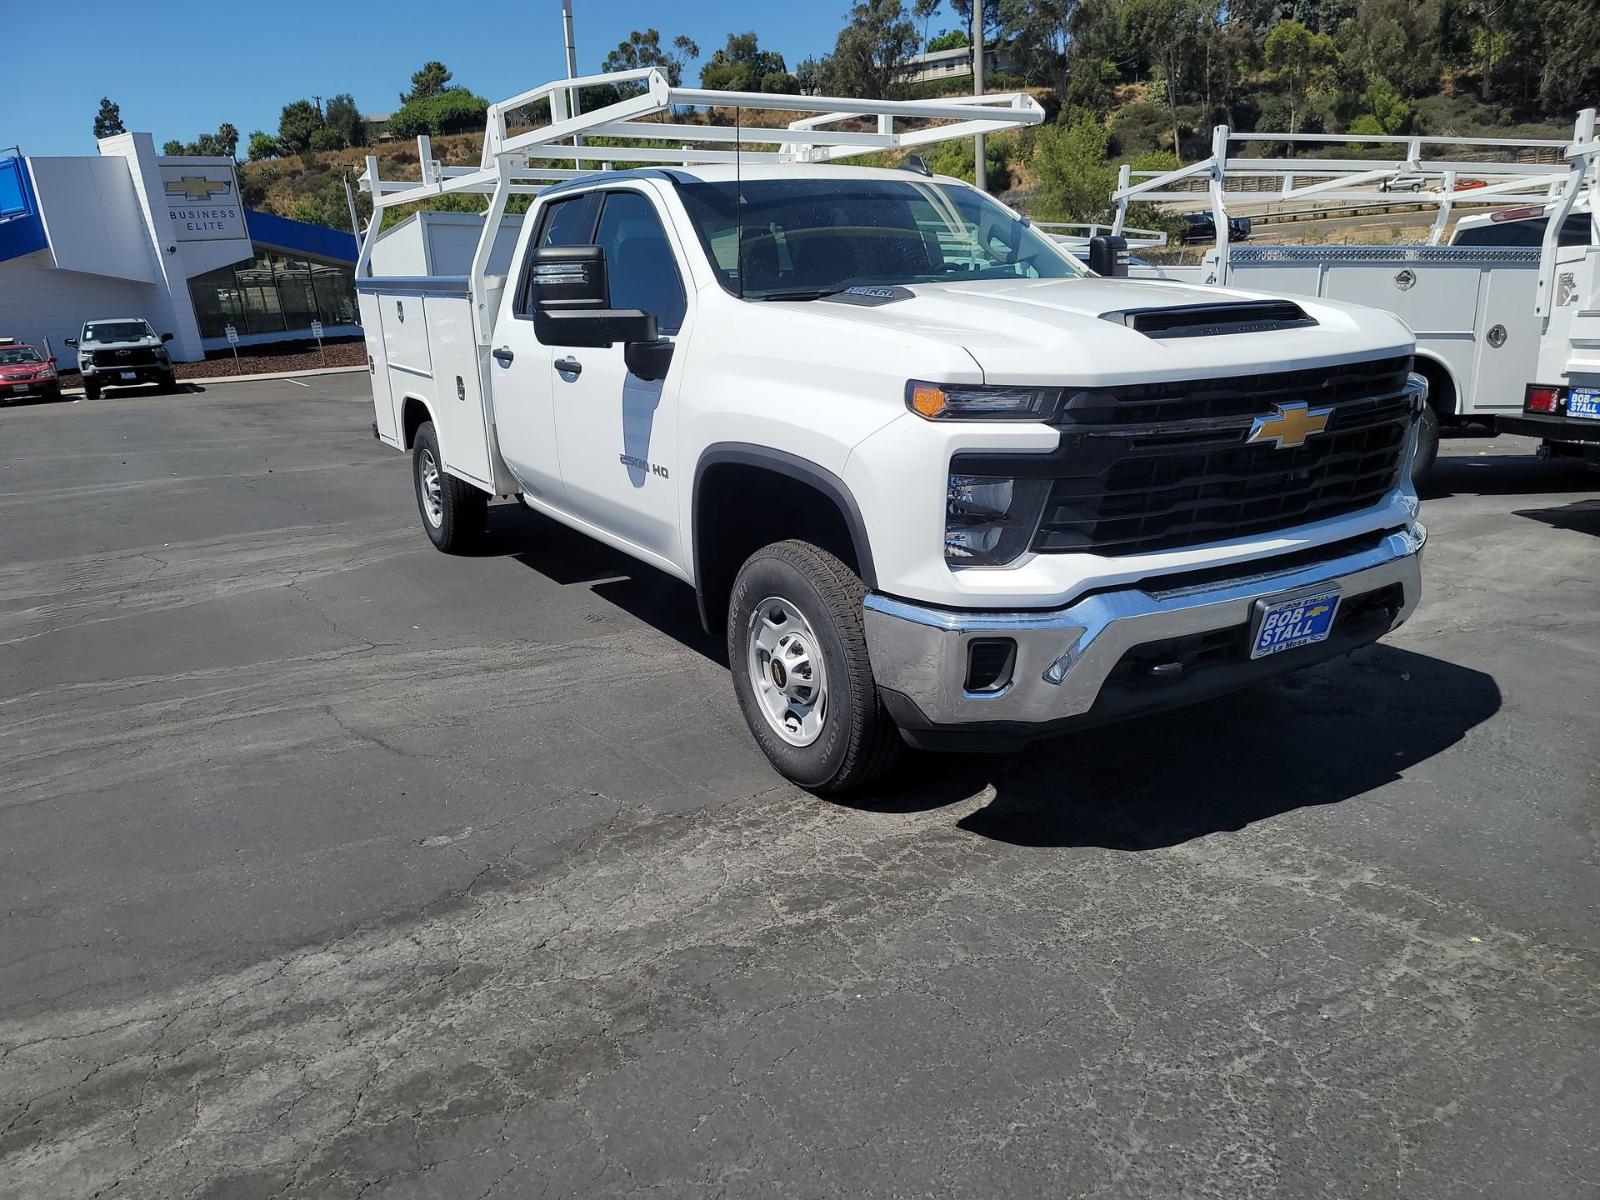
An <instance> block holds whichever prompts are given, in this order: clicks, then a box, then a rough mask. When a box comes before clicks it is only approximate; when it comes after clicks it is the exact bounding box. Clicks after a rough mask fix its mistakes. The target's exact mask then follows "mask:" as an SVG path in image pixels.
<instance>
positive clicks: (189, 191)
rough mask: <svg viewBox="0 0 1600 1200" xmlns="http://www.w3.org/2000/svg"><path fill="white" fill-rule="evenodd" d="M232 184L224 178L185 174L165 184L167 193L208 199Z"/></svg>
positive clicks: (196, 198) (225, 190)
mask: <svg viewBox="0 0 1600 1200" xmlns="http://www.w3.org/2000/svg"><path fill="white" fill-rule="evenodd" d="M232 187H233V184H231V183H229V182H228V181H227V180H226V179H207V178H206V177H205V176H204V175H185V176H184V177H183V178H182V179H174V180H172V181H171V182H170V183H168V184H167V195H169V196H182V197H183V198H184V199H185V200H209V199H211V198H212V197H213V196H215V195H217V194H218V193H219V192H220V193H223V194H226V193H227V192H228V190H229V189H230V188H232Z"/></svg>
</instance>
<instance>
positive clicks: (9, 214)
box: [0, 151, 355, 262]
mask: <svg viewBox="0 0 1600 1200" xmlns="http://www.w3.org/2000/svg"><path fill="white" fill-rule="evenodd" d="M354 240H355V239H354V238H352V239H351V241H354ZM49 245H50V240H49V238H47V237H46V236H45V232H44V219H43V218H42V217H40V216H39V205H38V204H37V203H36V202H35V201H34V198H33V187H32V185H31V184H30V183H29V182H28V167H27V163H26V162H25V161H24V160H23V159H22V157H21V156H20V155H18V154H17V153H16V152H15V151H12V152H11V154H10V156H9V157H6V158H0V262H5V261H6V260H7V259H11V258H21V257H22V256H23V255H24V254H32V253H33V252H34V251H35V250H44V249H46V248H47V247H48V246H49Z"/></svg>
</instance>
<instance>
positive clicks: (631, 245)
mask: <svg viewBox="0 0 1600 1200" xmlns="http://www.w3.org/2000/svg"><path fill="white" fill-rule="evenodd" d="M594 241H595V244H596V245H597V246H599V247H600V248H601V249H602V250H604V251H605V253H606V273H607V276H608V277H609V279H610V282H611V306H612V307H613V308H642V309H643V310H644V311H645V312H647V313H653V314H655V318H656V325H657V327H658V328H659V329H660V331H661V332H662V333H677V332H678V330H679V329H680V328H682V327H683V314H684V310H685V309H686V308H687V300H686V299H685V296H684V291H683V280H682V278H681V277H680V276H679V274H678V262H677V259H675V258H674V257H673V254H672V245H671V243H669V242H668V241H667V233H666V230H665V229H664V228H662V225H661V218H660V217H658V216H657V215H656V210H655V205H653V204H651V203H650V199H649V197H648V196H645V195H643V194H642V193H640V192H607V193H606V202H605V207H604V208H603V209H601V211H600V227H599V228H598V229H597V230H595V235H594Z"/></svg>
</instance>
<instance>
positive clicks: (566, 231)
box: [517, 192, 600, 317]
mask: <svg viewBox="0 0 1600 1200" xmlns="http://www.w3.org/2000/svg"><path fill="white" fill-rule="evenodd" d="M599 208H600V193H599V192H584V193H583V194H582V195H580V196H572V197H569V198H568V199H565V200H555V201H552V202H551V203H549V204H546V205H545V206H544V208H543V209H541V210H540V214H539V232H538V235H537V237H536V238H535V240H534V241H533V243H532V244H533V245H534V246H536V247H538V248H540V249H542V248H544V247H545V246H587V245H589V244H590V239H591V237H592V236H593V234H594V215H595V213H596V212H597V211H598V210H599ZM528 268H529V264H528V263H526V262H524V263H523V265H522V278H521V280H520V281H519V282H518V284H517V315H518V316H519V317H526V316H529V315H530V314H531V313H532V312H533V298H532V288H531V286H530V280H531V279H532V276H533V272H532V271H530V270H529V269H528Z"/></svg>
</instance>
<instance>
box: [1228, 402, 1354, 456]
mask: <svg viewBox="0 0 1600 1200" xmlns="http://www.w3.org/2000/svg"><path fill="white" fill-rule="evenodd" d="M1273 408H1274V409H1275V410H1276V411H1274V412H1273V414H1272V415H1271V416H1270V417H1257V418H1256V419H1255V421H1254V422H1252V424H1251V426H1250V436H1249V437H1247V438H1245V441H1246V442H1247V443H1254V442H1275V443H1277V446H1278V449H1280V450H1289V449H1293V448H1294V447H1295V446H1303V445H1305V444H1306V439H1307V438H1308V437H1310V436H1311V435H1312V434H1314V433H1321V432H1322V431H1323V430H1324V429H1326V428H1327V427H1328V414H1330V413H1331V412H1333V409H1332V408H1308V407H1307V406H1306V404H1305V402H1304V401H1300V400H1296V401H1295V402H1294V403H1293V404H1276V405H1273Z"/></svg>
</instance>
